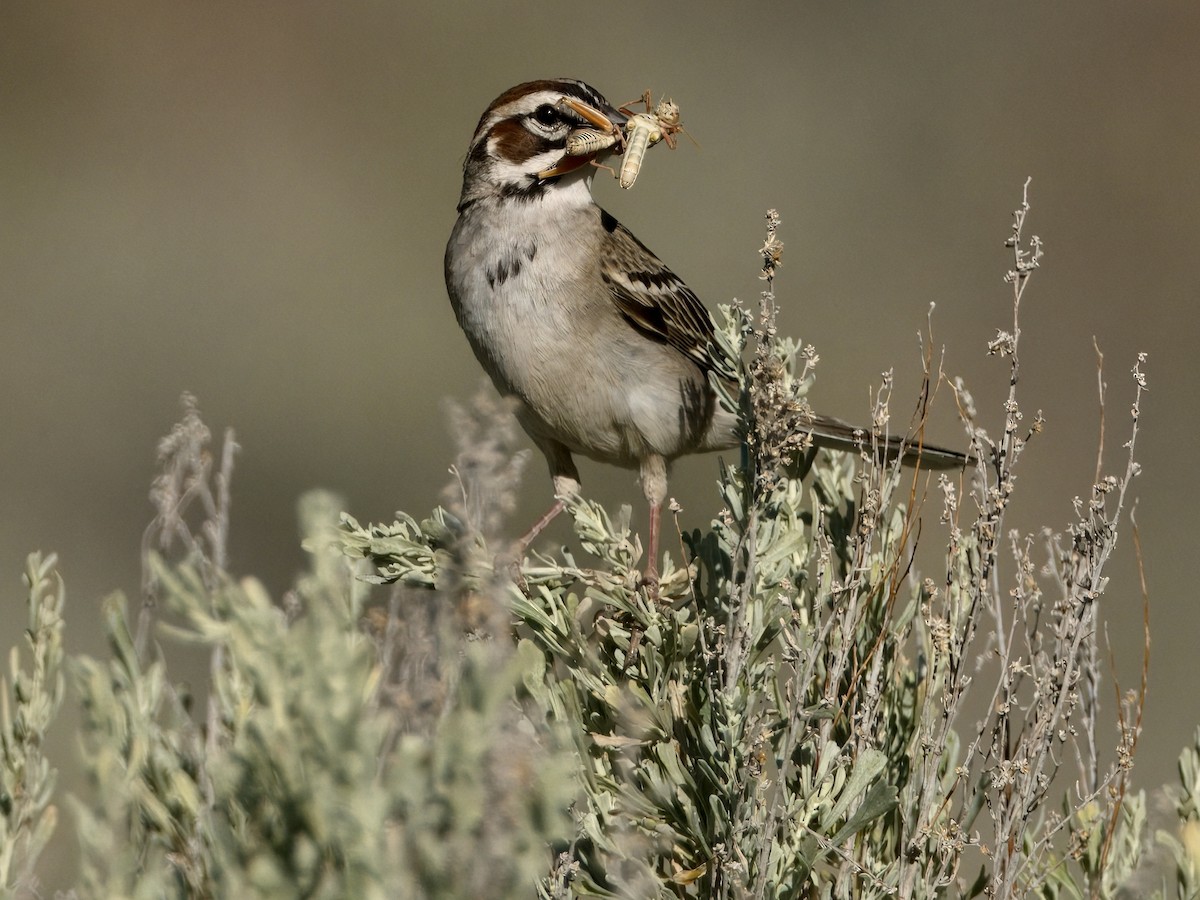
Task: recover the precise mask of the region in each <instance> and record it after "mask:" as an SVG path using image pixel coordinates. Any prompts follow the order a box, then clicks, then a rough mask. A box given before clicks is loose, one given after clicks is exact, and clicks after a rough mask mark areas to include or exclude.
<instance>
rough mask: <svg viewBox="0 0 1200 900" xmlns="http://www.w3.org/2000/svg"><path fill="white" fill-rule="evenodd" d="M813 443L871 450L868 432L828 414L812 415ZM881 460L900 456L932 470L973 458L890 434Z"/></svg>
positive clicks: (961, 465) (956, 466) (829, 447)
mask: <svg viewBox="0 0 1200 900" xmlns="http://www.w3.org/2000/svg"><path fill="white" fill-rule="evenodd" d="M810 432H811V434H812V439H813V445H814V446H815V447H818V448H823V449H826V450H843V451H847V452H850V453H857V452H859V451H860V450H861V449H863V448H866V449H867V451H868V452H870V450H871V446H872V444H871V433H870V431H869V430H868V429H863V428H857V427H855V426H854V425H850V424H849V423H847V422H843V421H842V420H841V419H834V418H831V417H829V416H813V420H812V425H811V426H810ZM879 450H880V453H881V455H882V456H883V460H884V461H887V462H891V461H892V460H895V459H899V460H900V462H901V463H902V464H904V465H906V466H913V467H920V468H922V469H929V470H933V471H940V470H945V469H962V468H965V467H966V466H968V465H970V464H971V463H973V462H974V461H975V458H974V457H973V456H972V455H971V454H970V453H960V452H959V451H957V450H948V449H946V448H945V447H934V446H931V445H929V444H923V443H921V442H920V441H918V440H914V439H913V438H911V437H889V438H887V439H886V440H881V441H880V442H879Z"/></svg>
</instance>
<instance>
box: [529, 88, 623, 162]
mask: <svg viewBox="0 0 1200 900" xmlns="http://www.w3.org/2000/svg"><path fill="white" fill-rule="evenodd" d="M558 105H559V106H561V107H564V108H566V109H569V110H571V112H573V113H575V114H576V115H577V116H579V117H580V118H582V119H583V120H584V121H585V122H587V123H588V126H590V127H580V128H576V129H574V130H573V131H572V132H571V133H570V134H569V135H567V155H566V156H564V157H563V158H562V159H561V160H560V161H559V162H558V164H557V165H555V166H553V167H552V168H549V169H543V170H542V171H541V172H538V173H537V177H538V178H539V179H542V180H544V179H547V178H555V177H557V176H559V175H566V174H567V173H568V172H574V171H575V170H576V169H579V168H581V167H583V166H586V165H587V164H588V163H591V162H593V161H594V160H595V159H596V158H597V157H598V156H600V154H602V153H606V152H609V151H611V150H613V149H614V148H615V152H617V153H621V152H624V149H625V136H624V133H623V131H622V130H621V129H622V126H623V125H624V124H625V120H626V116H625V115H624V113H621V112H619V111H617V110H609V111H608V112H602V111H601V110H599V109H597V108H596V107H594V106H591V105H590V104H587V103H584V102H583V101H582V100H577V99H575V98H574V97H563V98H562V99H561V100H559V101H558Z"/></svg>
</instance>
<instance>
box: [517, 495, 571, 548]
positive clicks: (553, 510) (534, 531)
mask: <svg viewBox="0 0 1200 900" xmlns="http://www.w3.org/2000/svg"><path fill="white" fill-rule="evenodd" d="M566 508H567V504H566V503H564V502H563V501H562V500H555V501H554V505H553V506H551V507H550V508H549V509H548V510H546V512H545V514H544V515H543V516H542V517H541V518H540V519H538V520H537V521H536V522H534V523H533V525H531V526H530V528H529V530H528V531H527V532H525V536H524V537H522V538H521V540H520V542H519V543H518V544H517V547H518V549H517V552H518V553H524V552H525V549H526V548H527V547H528V546H529V545H530V544H532V543H533V542H534V540H535V539H536V538H537V536H538V535H539V534H541V533H542V532H543V531H545V530H546V526H547V525H549V524H550V523H551V522H553V521H554V520H555V518H556V517H557V516H558V514H559V513H560V512H562V511H563V510H564V509H566Z"/></svg>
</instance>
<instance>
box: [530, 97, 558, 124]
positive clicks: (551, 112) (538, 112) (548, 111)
mask: <svg viewBox="0 0 1200 900" xmlns="http://www.w3.org/2000/svg"><path fill="white" fill-rule="evenodd" d="M533 118H534V119H536V120H537V123H538V124H539V125H545V126H546V127H547V128H549V127H551V126H552V125H557V124H558V123H559V122H561V121H562V115H561V114H560V113H559V111H558V110H557V109H555V108H554V107H553V106H551V105H550V104H549V103H543V104H542V105H541V106H539V107H538V108H537V109H535V110H534V111H533Z"/></svg>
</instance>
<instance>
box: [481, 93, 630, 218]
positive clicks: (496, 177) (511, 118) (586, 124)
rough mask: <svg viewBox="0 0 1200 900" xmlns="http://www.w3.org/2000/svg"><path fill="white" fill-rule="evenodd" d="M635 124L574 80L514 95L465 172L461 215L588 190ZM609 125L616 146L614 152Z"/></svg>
mask: <svg viewBox="0 0 1200 900" xmlns="http://www.w3.org/2000/svg"><path fill="white" fill-rule="evenodd" d="M627 118H628V117H627V116H626V115H625V114H624V113H622V112H620V111H619V110H617V109H616V108H614V107H613V105H612V104H611V103H609V102H608V101H607V100H606V99H605V98H604V97H603V95H601V94H600V92H599V91H597V90H596V89H595V88H593V87H591V86H590V85H588V84H585V83H584V82H582V81H577V80H575V79H572V78H555V79H549V80H544V81H529V82H526V83H525V84H519V85H517V86H516V87H514V88H510V89H509V90H507V91H505V92H504V93H503V94H501V95H500V96H499V97H497V98H496V99H495V100H493V101H492V103H491V105H490V106H488V108H487V110H485V111H484V113H483V115H482V116H481V117H480V119H479V125H478V126H477V127H476V129H475V136H474V137H473V138H471V146H470V149H469V150H468V151H467V158H466V162H465V163H464V164H463V192H462V199H461V200H460V203H459V208H460V209H461V208H462V207H463V206H465V205H466V204H468V203H470V202H472V201H474V200H478V199H481V198H483V197H488V196H493V197H515V198H518V199H534V198H537V197H541V196H543V195H544V194H545V192H546V191H548V190H553V189H555V188H556V187H558V186H565V185H571V186H573V187H576V188H579V189H582V190H584V191H586V190H588V188H587V185H586V180H587V179H588V178H589V177H590V174H591V172H592V167H591V166H590V165H589V163H591V162H592V161H593V160H595V159H597V158H599V157H601V156H604V155H606V154H607V153H609V152H612V151H614V150H618V149H620V142H619V135H620V132H621V129H622V128H623V126H624V124H625V122H626V121H627ZM605 124H607V125H608V126H609V128H610V133H611V134H613V135H615V138H616V139H615V140H611V141H608V142H607V144H606V141H605V139H604V135H605V130H604V126H605ZM602 144H606V145H605V146H599V145H602Z"/></svg>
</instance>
